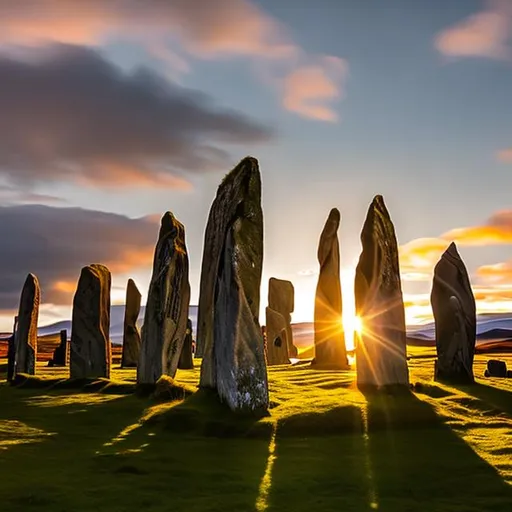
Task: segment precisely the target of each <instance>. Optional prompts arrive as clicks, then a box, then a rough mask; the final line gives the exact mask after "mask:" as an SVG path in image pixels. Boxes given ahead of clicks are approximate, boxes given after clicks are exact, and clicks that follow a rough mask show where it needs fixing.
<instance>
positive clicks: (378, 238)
mask: <svg viewBox="0 0 512 512" xmlns="http://www.w3.org/2000/svg"><path fill="white" fill-rule="evenodd" d="M361 244H362V248H363V250H362V253H361V256H360V258H359V263H358V264H357V268H356V277H355V301H356V314H357V315H358V316H359V318H361V320H362V324H363V329H362V333H361V334H360V335H359V336H358V338H357V346H356V366H357V384H358V386H361V387H366V386H370V387H374V386H376V387H381V386H388V385H403V386H408V385H409V371H408V368H407V355H406V334H405V310H404V302H403V296H402V285H401V281H400V268H399V263H398V245H397V241H396V236H395V228H394V227H393V223H392V222H391V218H390V216H389V213H388V210H387V208H386V205H385V204H384V199H383V198H382V196H375V198H374V200H373V201H372V204H371V205H370V208H369V210H368V215H367V216H366V221H365V223H364V226H363V231H362V233H361Z"/></svg>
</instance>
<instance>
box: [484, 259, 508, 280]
mask: <svg viewBox="0 0 512 512" xmlns="http://www.w3.org/2000/svg"><path fill="white" fill-rule="evenodd" d="M476 274H477V276H478V277H481V278H483V279H485V280H486V281H490V282H494V283H511V284H512V261H506V262H503V263H494V264H492V265H482V266H481V267H479V268H478V269H477V271H476Z"/></svg>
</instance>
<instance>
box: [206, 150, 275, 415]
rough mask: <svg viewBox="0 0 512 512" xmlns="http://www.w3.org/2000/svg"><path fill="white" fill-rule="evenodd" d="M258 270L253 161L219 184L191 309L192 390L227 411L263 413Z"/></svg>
mask: <svg viewBox="0 0 512 512" xmlns="http://www.w3.org/2000/svg"><path fill="white" fill-rule="evenodd" d="M262 265H263V212H262V209H261V178H260V171H259V168H258V161H257V160H256V159H255V158H251V157H248V158H245V159H244V160H242V161H241V162H240V163H239V164H238V165H237V166H236V167H235V168H234V169H233V170H232V171H231V172H230V173H229V174H228V175H227V176H226V177H225V178H224V180H223V181H222V183H221V185H220V186H219V188H218V190H217V196H216V197H215V200H214V202H213V204H212V207H211V209H210V215H209V217H208V223H207V226H206V233H205V240H204V251H203V262H202V270H201V286H200V295H199V310H198V332H197V343H198V344H199V345H200V346H201V347H202V351H203V361H202V365H201V380H200V386H201V387H207V388H213V389H216V390H217V393H218V395H219V397H220V399H221V400H222V401H224V402H226V403H227V405H228V406H229V407H230V408H231V409H233V410H249V411H257V410H260V411H261V410H266V409H267V408H268V400H269V398H268V383H267V367H266V364H265V354H264V349H263V335H262V332H261V328H260V325H259V322H258V315H259V308H260V285H261V272H262Z"/></svg>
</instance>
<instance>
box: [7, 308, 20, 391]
mask: <svg viewBox="0 0 512 512" xmlns="http://www.w3.org/2000/svg"><path fill="white" fill-rule="evenodd" d="M17 328H18V317H17V316H15V317H14V325H13V327H12V334H11V336H9V341H8V345H7V382H11V380H13V379H14V371H15V369H16V329H17Z"/></svg>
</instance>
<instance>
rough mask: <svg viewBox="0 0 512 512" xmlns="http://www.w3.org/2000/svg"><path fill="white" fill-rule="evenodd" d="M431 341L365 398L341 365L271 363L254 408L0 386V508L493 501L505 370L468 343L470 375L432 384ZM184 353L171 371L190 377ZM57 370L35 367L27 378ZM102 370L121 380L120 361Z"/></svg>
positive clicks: (458, 507) (507, 407)
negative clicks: (260, 404)
mask: <svg viewBox="0 0 512 512" xmlns="http://www.w3.org/2000/svg"><path fill="white" fill-rule="evenodd" d="M434 352H435V350H434V349H432V348H418V349H416V348H414V349H412V350H410V353H412V354H413V355H417V356H420V357H418V358H413V359H411V360H410V361H409V367H410V372H411V382H413V383H419V385H418V386H417V388H415V392H414V394H413V395H411V396H410V397H409V396H403V397H402V396H398V395H397V396H387V395H385V396H380V397H372V396H365V395H363V394H362V393H361V392H359V391H358V390H357V388H356V387H355V385H354V382H355V377H356V372H355V370H350V371H328V370H314V369H312V368H311V367H310V366H309V364H299V365H296V366H290V365H283V366H276V367H271V368H269V386H270V397H271V408H270V415H269V416H267V417H264V418H260V419H257V420H252V419H250V418H249V419H247V418H245V419H243V418H239V417H236V416H234V415H231V414H230V413H229V412H228V411H226V409H225V408H224V407H223V406H221V405H220V404H218V403H216V402H215V401H214V400H213V397H212V396H211V395H208V394H202V393H197V394H196V395H193V396H191V397H189V398H187V399H185V400H182V399H181V400H174V401H165V402H160V401H156V400H154V399H149V398H139V397H137V396H135V395H133V394H132V395H130V394H124V393H123V394H116V393H115V392H112V393H109V391H108V389H105V388H102V389H101V390H100V391H101V392H96V391H90V390H89V391H84V390H72V389H67V390H66V389H44V388H41V389H36V388H26V389H25V388H24V387H21V388H11V387H10V386H7V385H5V384H0V404H1V407H0V448H1V450H0V468H2V469H0V471H2V473H1V476H2V478H1V480H0V481H1V482H2V485H0V502H1V503H2V510H13V511H14V510H24V511H25V510H27V511H29V512H30V511H32V510H34V511H35V510H37V511H42V512H46V511H50V510H51V511H54V510H73V511H76V512H85V511H90V510H95V511H98V512H102V511H109V512H113V511H116V510H119V511H121V510H151V511H153V512H160V511H161V512H163V511H166V510H169V509H170V508H172V509H173V510H187V512H199V511H201V512H202V511H204V512H206V511H215V510H219V511H220V510H244V511H245V510H248V511H254V510H256V511H266V512H272V511H275V512H287V511H290V512H292V511H293V512H311V510H322V511H327V512H334V511H338V510H353V511H359V510H361V511H368V512H371V511H372V510H379V511H381V510H382V511H393V512H395V511H396V512H405V511H408V510H415V511H419V512H427V511H428V512H430V511H432V510H436V511H440V512H443V511H445V510H446V511H450V512H462V511H470V510H474V511H476V510H478V511H486V510H489V511H490V510H508V509H507V507H508V506H509V504H510V502H511V500H512V485H509V484H510V483H511V482H512V467H511V463H510V457H511V448H510V446H511V440H512V416H511V415H512V404H511V402H510V397H511V396H512V395H511V394H510V393H511V392H512V387H511V382H510V380H503V379H501V380H500V379H483V378H482V375H483V371H484V367H485V361H486V359H487V357H484V356H477V357H476V361H475V373H476V375H477V381H478V382H479V383H480V384H481V385H480V386H479V387H478V386H477V387H474V388H469V387H468V388H461V389H457V388H453V387H447V386H444V385H440V384H438V383H435V382H433V381H432V377H433V355H434ZM493 357H495V356H494V355H493ZM500 358H501V356H500ZM503 358H505V359H506V360H507V361H508V363H509V364H512V357H510V356H504V357H503ZM195 363H196V368H194V370H187V371H181V370H180V371H178V374H177V376H176V380H177V383H178V384H180V385H183V386H185V387H187V388H190V389H196V386H197V383H198V380H199V367H200V362H199V361H197V360H196V361H195ZM63 370H64V371H63ZM65 371H66V369H57V370H56V369H53V368H44V367H42V366H40V367H38V372H39V375H40V376H41V378H43V379H44V378H45V377H48V378H52V379H55V378H63V375H64V373H65ZM113 377H114V379H116V386H118V387H119V388H123V386H125V384H126V383H132V384H133V383H134V382H135V370H133V369H130V370H120V369H118V368H114V369H113ZM123 389H124V388H123ZM128 389H129V388H128ZM19 475H23V478H22V479H20V476H19ZM78 482H79V484H78ZM27 489H28V490H27Z"/></svg>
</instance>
